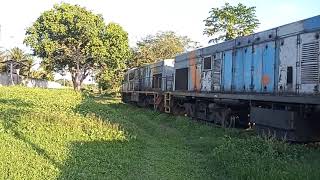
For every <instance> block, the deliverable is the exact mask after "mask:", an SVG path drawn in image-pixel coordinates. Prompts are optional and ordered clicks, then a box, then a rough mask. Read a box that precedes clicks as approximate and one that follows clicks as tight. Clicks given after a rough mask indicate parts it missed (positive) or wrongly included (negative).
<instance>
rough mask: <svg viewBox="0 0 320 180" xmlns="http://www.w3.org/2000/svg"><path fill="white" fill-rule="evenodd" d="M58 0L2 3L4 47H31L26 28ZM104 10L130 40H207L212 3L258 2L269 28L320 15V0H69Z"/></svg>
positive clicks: (260, 16) (259, 12) (260, 15)
mask: <svg viewBox="0 0 320 180" xmlns="http://www.w3.org/2000/svg"><path fill="white" fill-rule="evenodd" d="M59 2H61V1H55V0H28V1H22V0H20V1H18V0H10V1H9V0H5V1H2V3H1V7H0V24H1V37H0V47H3V48H5V49H9V48H11V47H13V46H18V47H21V48H23V49H25V50H27V48H26V47H25V46H24V45H23V44H22V41H23V38H24V33H25V29H26V28H27V27H28V26H30V25H31V24H32V22H34V21H35V20H36V18H37V17H38V16H39V15H40V13H41V12H43V11H44V10H48V9H50V8H52V6H53V4H55V3H59ZM64 2H69V3H72V4H79V5H81V6H84V7H86V8H87V9H89V10H92V11H93V12H95V13H100V14H102V15H103V17H104V18H105V21H106V22H107V23H108V22H110V21H113V22H116V23H119V24H120V25H122V26H123V27H124V29H125V30H126V31H127V32H128V33H129V38H130V45H134V44H135V42H136V41H137V40H139V39H141V38H142V37H144V36H146V35H148V34H153V33H156V32H157V31H166V30H173V31H176V32H177V33H178V34H180V35H186V36H189V37H190V38H191V39H192V40H194V41H198V42H200V43H201V44H202V45H203V46H205V45H207V42H208V40H209V38H207V37H206V36H204V35H203V34H202V31H203V29H204V23H203V19H205V18H206V17H207V16H208V12H209V10H210V9H211V8H212V7H219V6H221V5H223V4H224V3H225V2H229V3H230V4H233V5H234V4H237V3H239V2H241V3H243V4H245V5H247V6H256V11H257V17H258V19H259V20H260V23H261V25H260V27H259V29H258V30H257V31H261V30H266V29H270V28H273V27H276V26H279V25H283V24H286V23H289V22H293V21H297V20H301V19H305V18H308V17H311V16H316V15H319V14H320V1H319V0H303V1H302V0H300V1H299V0H268V1H262V0H256V1H254V0H244V1H237V0H232V1H223V0H197V1H196V0H193V1H191V0H185V1H178V0H176V1H174V0H113V1H109V0H108V1H107V0H65V1H64Z"/></svg>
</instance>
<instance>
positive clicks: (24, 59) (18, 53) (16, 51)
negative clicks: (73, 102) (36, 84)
mask: <svg viewBox="0 0 320 180" xmlns="http://www.w3.org/2000/svg"><path fill="white" fill-rule="evenodd" d="M5 60H14V61H16V62H18V63H20V72H19V74H20V75H22V76H26V77H28V76H29V75H30V73H31V67H32V66H33V62H34V59H33V56H31V55H30V54H27V53H25V52H24V51H23V50H22V49H20V48H18V47H14V48H12V49H10V50H9V51H7V52H6V51H1V52H0V62H4V61H5ZM0 72H7V66H6V64H5V63H1V64H0Z"/></svg>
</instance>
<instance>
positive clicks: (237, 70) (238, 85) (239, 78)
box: [232, 48, 244, 92]
mask: <svg viewBox="0 0 320 180" xmlns="http://www.w3.org/2000/svg"><path fill="white" fill-rule="evenodd" d="M233 65H234V68H233V69H234V72H233V86H232V89H233V90H234V91H236V92H241V91H243V90H244V89H243V87H244V77H243V74H244V71H243V70H244V66H243V65H244V58H243V49H242V48H239V49H237V50H235V58H234V62H233Z"/></svg>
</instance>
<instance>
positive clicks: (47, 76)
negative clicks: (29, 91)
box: [29, 68, 54, 81]
mask: <svg viewBox="0 0 320 180" xmlns="http://www.w3.org/2000/svg"><path fill="white" fill-rule="evenodd" d="M29 77H30V78H34V79H43V80H48V81H53V80H54V74H53V72H50V71H49V72H48V71H45V70H43V69H42V68H40V69H38V70H36V71H31V73H30V76H29Z"/></svg>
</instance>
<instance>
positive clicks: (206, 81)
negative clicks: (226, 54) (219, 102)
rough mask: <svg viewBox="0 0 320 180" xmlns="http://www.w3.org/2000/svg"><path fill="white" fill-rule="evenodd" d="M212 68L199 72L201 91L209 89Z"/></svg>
mask: <svg viewBox="0 0 320 180" xmlns="http://www.w3.org/2000/svg"><path fill="white" fill-rule="evenodd" d="M211 85H212V70H207V71H202V73H201V91H211Z"/></svg>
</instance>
